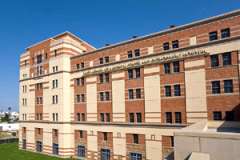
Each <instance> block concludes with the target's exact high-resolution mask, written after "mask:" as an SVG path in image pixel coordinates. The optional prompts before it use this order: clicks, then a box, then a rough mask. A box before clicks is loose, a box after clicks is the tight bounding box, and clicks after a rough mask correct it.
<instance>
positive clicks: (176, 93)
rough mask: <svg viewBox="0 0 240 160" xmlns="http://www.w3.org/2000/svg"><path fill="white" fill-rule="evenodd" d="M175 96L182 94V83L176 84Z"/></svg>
mask: <svg viewBox="0 0 240 160" xmlns="http://www.w3.org/2000/svg"><path fill="white" fill-rule="evenodd" d="M174 96H181V87H180V84H176V85H174Z"/></svg>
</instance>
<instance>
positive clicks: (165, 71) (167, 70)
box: [164, 63, 171, 74]
mask: <svg viewBox="0 0 240 160" xmlns="http://www.w3.org/2000/svg"><path fill="white" fill-rule="evenodd" d="M170 72H171V71H170V63H165V64H164V73H166V74H168V73H170Z"/></svg>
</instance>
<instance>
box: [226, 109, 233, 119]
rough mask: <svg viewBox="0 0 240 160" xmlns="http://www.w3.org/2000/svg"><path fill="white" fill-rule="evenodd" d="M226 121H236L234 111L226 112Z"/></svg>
mask: <svg viewBox="0 0 240 160" xmlns="http://www.w3.org/2000/svg"><path fill="white" fill-rule="evenodd" d="M226 121H234V111H227V112H226Z"/></svg>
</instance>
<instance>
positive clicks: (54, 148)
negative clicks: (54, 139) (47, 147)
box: [52, 143, 59, 155]
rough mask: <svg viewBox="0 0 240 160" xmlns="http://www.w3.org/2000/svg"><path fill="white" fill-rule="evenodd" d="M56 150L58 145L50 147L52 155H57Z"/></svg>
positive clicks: (54, 144)
mask: <svg viewBox="0 0 240 160" xmlns="http://www.w3.org/2000/svg"><path fill="white" fill-rule="evenodd" d="M58 150H59V148H58V144H56V143H53V146H52V153H53V154H54V155H58V153H59V152H58Z"/></svg>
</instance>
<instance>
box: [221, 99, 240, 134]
mask: <svg viewBox="0 0 240 160" xmlns="http://www.w3.org/2000/svg"><path fill="white" fill-rule="evenodd" d="M224 120H225V121H224V122H223V123H222V125H221V126H220V127H218V128H217V132H232V133H240V104H238V105H237V106H235V107H234V108H233V109H232V110H231V111H228V112H226V114H225V117H224Z"/></svg>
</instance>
